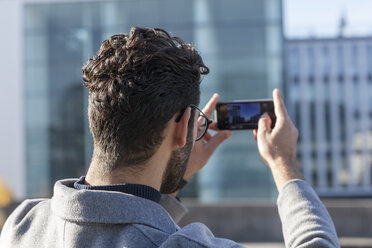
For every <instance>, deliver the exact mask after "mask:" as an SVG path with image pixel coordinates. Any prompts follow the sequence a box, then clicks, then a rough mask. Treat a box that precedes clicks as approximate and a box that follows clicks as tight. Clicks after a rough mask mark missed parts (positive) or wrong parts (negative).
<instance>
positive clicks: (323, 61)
mask: <svg viewBox="0 0 372 248" xmlns="http://www.w3.org/2000/svg"><path fill="white" fill-rule="evenodd" d="M342 23H344V20H343V19H342V20H341V24H342ZM341 26H342V25H341ZM286 54H287V57H286V65H287V66H286V69H287V80H286V90H287V93H288V94H287V105H288V108H289V112H290V114H291V116H292V118H293V119H294V121H295V123H296V126H297V127H298V128H299V130H300V139H299V142H298V161H300V164H301V166H302V169H303V172H304V176H305V178H306V180H307V181H308V182H310V183H312V184H313V185H314V187H315V188H316V189H317V192H318V194H320V195H321V196H343V197H345V196H353V197H356V196H372V184H371V170H372V160H371V159H372V38H371V37H343V35H342V30H340V35H339V36H338V37H335V38H307V39H306V38H303V39H290V40H288V41H287V42H286Z"/></svg>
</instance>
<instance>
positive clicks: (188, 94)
mask: <svg viewBox="0 0 372 248" xmlns="http://www.w3.org/2000/svg"><path fill="white" fill-rule="evenodd" d="M208 72H209V69H208V68H207V67H206V66H205V65H204V63H203V61H202V59H201V57H200V56H199V54H198V53H197V51H195V49H194V48H193V47H192V46H191V45H190V44H185V43H184V42H183V41H182V40H181V39H179V38H177V37H171V36H170V35H169V34H168V33H167V32H166V31H164V30H161V29H148V28H138V27H135V28H132V29H131V32H130V35H125V34H119V35H114V36H112V37H110V39H108V40H105V41H104V42H103V43H102V45H101V47H100V50H99V51H98V53H97V55H96V56H94V58H92V59H90V60H89V61H88V62H87V64H86V65H85V66H84V67H83V79H84V82H85V83H84V84H85V86H86V87H87V88H88V90H89V123H90V129H91V132H92V135H93V140H94V156H95V158H96V159H98V160H99V164H100V166H101V167H102V168H101V169H102V170H103V171H106V172H110V171H113V170H115V169H116V167H117V166H119V165H125V166H128V167H133V168H135V165H137V164H140V163H143V162H145V161H146V160H148V159H149V158H150V157H151V156H152V155H153V154H154V153H155V152H156V150H157V148H158V147H159V146H160V144H161V143H162V141H163V138H164V132H163V131H164V130H165V128H166V126H167V124H168V122H169V121H170V120H171V118H172V117H173V116H174V115H175V114H176V113H177V112H179V111H181V110H182V109H184V108H185V107H186V106H187V105H188V104H190V103H193V104H196V105H198V103H199V98H200V89H199V85H200V78H201V77H200V76H201V74H208ZM192 117H193V115H191V118H190V122H189V130H192V124H193V121H194V118H192ZM189 139H190V138H189V137H188V140H189ZM172 157H174V156H172Z"/></svg>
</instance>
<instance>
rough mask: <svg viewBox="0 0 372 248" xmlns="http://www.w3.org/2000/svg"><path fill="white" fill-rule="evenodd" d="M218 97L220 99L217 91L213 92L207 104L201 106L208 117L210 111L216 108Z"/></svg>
mask: <svg viewBox="0 0 372 248" xmlns="http://www.w3.org/2000/svg"><path fill="white" fill-rule="evenodd" d="M218 99H220V96H219V95H218V94H217V93H214V95H213V96H212V97H211V99H210V100H209V102H208V103H207V105H205V107H204V108H203V113H204V114H205V115H206V116H207V117H208V118H211V116H212V113H213V111H214V109H215V108H216V105H217V102H218Z"/></svg>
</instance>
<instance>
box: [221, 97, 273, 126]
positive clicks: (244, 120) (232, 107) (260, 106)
mask: <svg viewBox="0 0 372 248" xmlns="http://www.w3.org/2000/svg"><path fill="white" fill-rule="evenodd" d="M265 112H266V113H268V114H269V116H270V118H271V121H272V122H271V128H274V125H275V121H276V116H275V112H274V103H273V100H272V99H262V100H243V101H232V102H219V103H217V106H216V111H215V115H214V117H215V121H216V122H217V127H218V129H221V130H244V129H257V128H258V120H259V119H260V117H261V115H262V114H264V113H265Z"/></svg>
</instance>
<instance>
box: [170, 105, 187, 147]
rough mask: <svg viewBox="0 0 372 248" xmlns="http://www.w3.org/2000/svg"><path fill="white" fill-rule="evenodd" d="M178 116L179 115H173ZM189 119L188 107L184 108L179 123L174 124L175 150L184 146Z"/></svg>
mask: <svg viewBox="0 0 372 248" xmlns="http://www.w3.org/2000/svg"><path fill="white" fill-rule="evenodd" d="M175 116H176V117H175V118H174V119H176V118H177V116H179V113H177V114H176V115H175ZM190 117H191V108H190V107H188V108H186V110H185V112H184V113H183V114H182V116H181V118H180V119H179V121H177V122H176V125H175V130H174V144H175V145H176V147H177V148H180V147H184V146H185V144H186V139H187V131H188V125H189V120H190Z"/></svg>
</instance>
